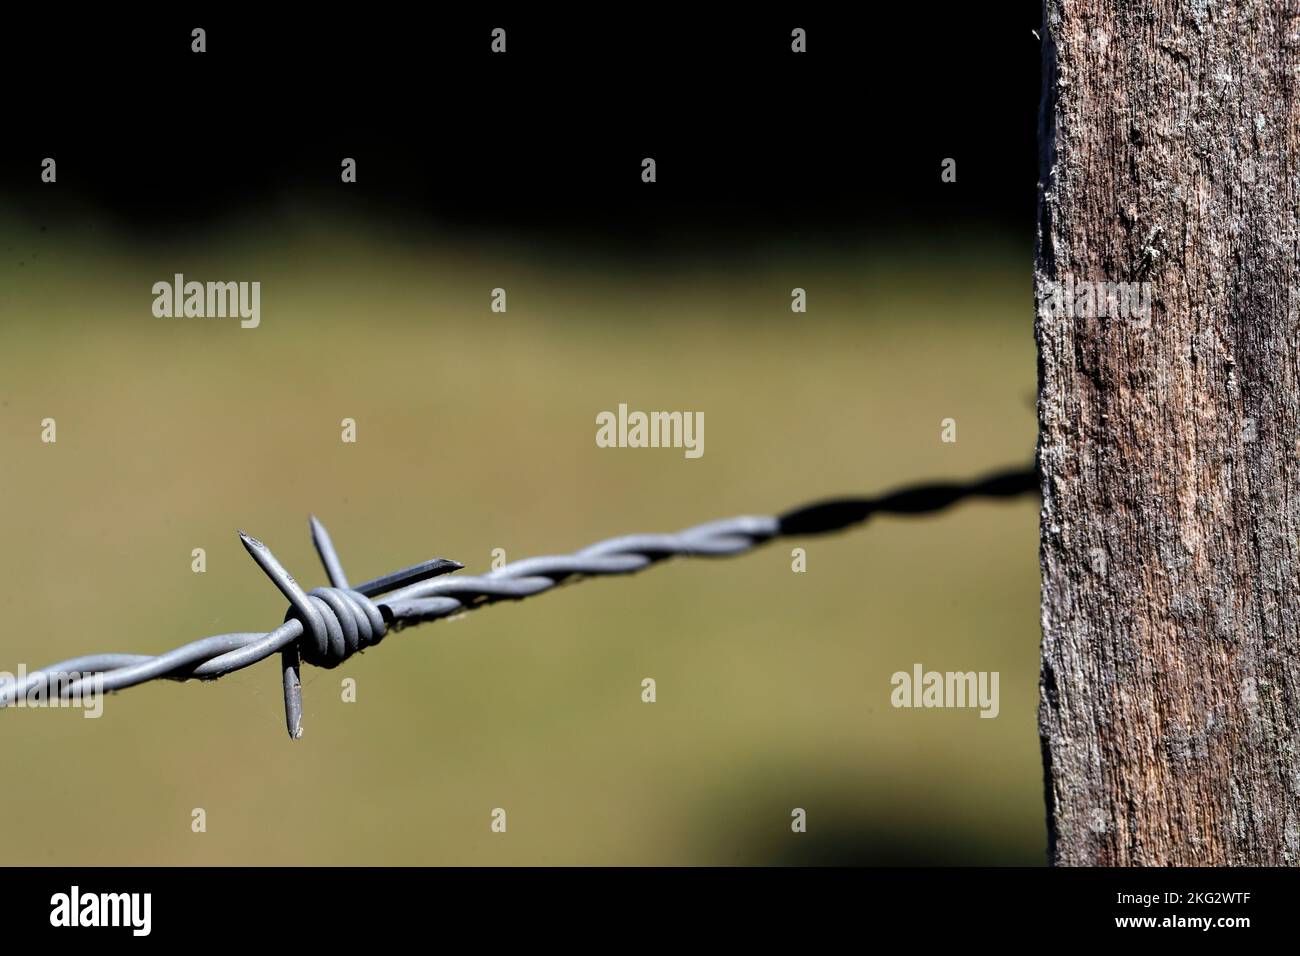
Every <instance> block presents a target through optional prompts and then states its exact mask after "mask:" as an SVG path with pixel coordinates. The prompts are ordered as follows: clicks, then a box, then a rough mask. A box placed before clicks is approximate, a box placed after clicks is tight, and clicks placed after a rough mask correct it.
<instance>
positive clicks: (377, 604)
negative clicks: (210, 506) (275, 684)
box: [0, 468, 1038, 739]
mask: <svg viewBox="0 0 1300 956" xmlns="http://www.w3.org/2000/svg"><path fill="white" fill-rule="evenodd" d="M1037 490H1038V473H1037V471H1036V469H1034V468H1028V469H1023V470H1019V471H1006V472H999V473H997V474H994V475H990V476H988V477H985V478H981V479H977V480H975V481H970V482H964V483H963V482H944V483H933V484H924V485H914V486H910V487H907V488H903V489H900V490H898V491H893V492H890V493H888V494H884V495H880V496H877V497H851V498H836V499H829V500H825V501H819V502H815V503H813V504H810V505H806V506H804V507H801V508H796V509H792V510H791V511H788V512H786V513H784V514H782V515H780V516H775V517H772V516H753V515H745V516H740V517H736V518H725V519H723V520H720V521H710V522H708V523H706V524H700V525H695V526H694V527H690V528H686V529H685V530H682V531H679V532H677V533H676V534H632V535H623V536H621V537H617V538H610V539H608V540H606V541H600V542H597V543H596V544H593V545H590V546H589V547H586V548H583V549H582V550H580V551H577V552H574V553H573V554H557V555H543V556H540V557H533V558H524V559H522V560H519V561H513V562H510V563H509V564H505V565H503V566H502V567H500V568H497V569H496V570H494V571H489V572H488V573H486V574H481V575H464V576H461V577H443V575H446V574H449V573H450V572H454V571H458V570H460V569H462V568H463V567H464V566H463V565H461V564H460V563H459V562H456V561H451V560H448V559H445V558H433V559H431V560H429V561H424V562H421V563H420V564H417V565H413V566H411V567H409V568H403V569H401V570H399V571H394V572H393V573H391V574H386V575H384V576H382V577H379V578H375V579H373V580H371V581H367V582H365V583H363V584H359V585H356V586H355V587H353V586H350V585H349V584H348V580H347V576H346V575H345V573H344V571H343V565H342V562H341V561H340V560H339V556H338V552H337V550H336V549H335V547H334V543H333V541H332V540H331V538H330V536H329V532H328V531H326V530H325V526H324V525H322V524H321V523H320V522H319V521H318V520H316V518H315V517H314V516H313V517H312V518H311V519H310V523H311V531H312V542H313V544H314V545H315V547H316V551H317V553H318V554H319V556H320V559H321V563H322V564H323V565H324V567H325V572H326V576H327V577H328V578H329V581H330V584H329V586H328V587H319V588H314V589H313V590H311V591H310V592H305V591H303V590H302V588H301V587H300V586H299V585H298V583H297V581H295V580H294V578H293V576H292V575H291V574H289V572H288V571H287V570H285V568H284V566H283V565H281V564H280V562H279V561H278V560H277V559H276V557H275V555H274V554H272V553H271V550H270V549H269V548H267V547H266V545H264V544H262V543H261V542H260V541H258V540H257V539H256V538H253V537H250V536H249V535H246V534H244V533H243V532H242V531H241V532H240V533H239V535H240V540H241V541H242V542H243V544H244V547H245V548H246V549H247V551H248V552H249V554H250V555H251V556H252V558H253V560H254V561H255V562H256V563H257V564H258V566H259V567H260V568H261V569H262V570H263V572H265V573H266V575H267V576H268V577H269V578H270V579H271V580H272V582H273V583H274V584H275V585H276V587H277V588H279V590H280V592H281V593H282V594H283V595H284V596H285V597H286V598H287V599H288V601H289V604H290V607H289V610H288V612H287V613H286V615H285V619H284V622H283V623H282V624H280V626H278V627H276V628H274V629H273V630H271V631H266V632H241V633H234V634H218V635H215V636H213V637H204V638H200V639H198V640H196V641H191V642H190V643H188V644H183V645H181V646H180V647H177V648H175V649H174V650H170V651H167V652H165V653H163V654H158V655H156V656H151V655H147V654H89V655H85V656H82V657H73V658H69V659H68V660H64V661H59V662H58V663H56V664H51V665H49V666H47V667H43V668H41V669H40V670H37V671H32V672H31V673H29V674H27V675H26V676H25V677H23V678H22V679H15V680H12V681H7V682H5V683H3V684H0V708H3V707H6V706H9V705H10V704H12V703H14V702H16V701H18V700H20V699H23V698H27V697H28V696H29V695H31V694H32V693H33V692H34V691H35V692H36V693H38V694H42V693H43V694H47V695H48V694H50V693H55V694H57V695H58V696H60V697H64V698H80V697H84V696H86V695H88V694H93V693H96V692H98V691H101V690H102V691H109V690H122V689H124V688H127V687H134V686H135V685H137V684H143V683H145V682H146V681H151V680H159V679H167V680H190V679H200V680H215V679H216V678H218V677H223V676H225V675H226V674H231V673H234V672H235V671H237V670H242V669H243V668H245V667H249V666H251V665H253V664H256V663H257V662H259V661H261V660H265V659H266V658H267V657H270V656H271V655H272V654H275V653H276V652H279V653H280V655H281V669H282V678H283V688H284V698H285V718H286V725H287V727H288V730H289V736H290V737H291V738H295V739H296V738H298V737H301V736H302V681H301V673H300V670H301V664H302V662H303V661H306V662H307V663H309V664H313V665H316V666H318V667H326V668H328V667H337V666H338V665H339V664H341V663H343V662H344V661H346V660H348V659H349V658H350V657H351V656H352V655H353V654H355V653H358V652H360V651H363V650H365V649H367V648H369V647H373V646H375V645H376V644H378V643H379V642H380V641H382V640H383V638H384V636H385V635H386V634H387V633H388V631H389V630H400V629H401V628H403V627H405V626H409V625H412V624H419V623H421V622H425V621H434V620H437V619H439V618H444V617H450V616H451V615H454V614H458V613H460V612H462V611H466V610H471V609H474V608H479V607H483V606H484V605H487V604H491V603H493V602H495V601H501V600H519V599H522V598H526V597H532V596H534V595H537V594H541V593H543V592H545V591H549V590H551V589H552V588H555V587H558V586H559V585H561V584H564V583H568V582H571V581H575V580H581V579H584V578H589V577H603V576H607V575H617V574H633V573H635V572H637V571H641V570H644V569H645V568H648V567H650V566H651V565H652V564H656V563H657V562H659V561H663V560H665V559H667V558H672V557H698V558H720V557H730V556H733V555H738V554H743V553H745V552H747V551H751V550H753V549H754V548H757V547H758V546H760V545H762V544H764V543H766V542H768V541H770V540H772V539H773V538H777V537H795V536H803V535H814V534H825V533H828V532H832V531H839V530H843V529H844V528H848V527H850V526H852V525H855V524H858V523H860V522H862V521H865V520H866V519H867V518H869V517H870V516H871V515H873V514H881V513H889V514H923V513H930V512H935V511H941V510H943V509H945V508H947V507H949V506H951V505H953V504H956V503H957V502H959V501H962V500H964V499H966V498H972V497H993V498H1004V497H1012V496H1015V495H1021V494H1026V493H1030V492H1036V491H1037ZM435 578H440V580H434V579H435ZM73 674H75V675H79V676H78V677H76V679H73V680H63V679H61V675H73Z"/></svg>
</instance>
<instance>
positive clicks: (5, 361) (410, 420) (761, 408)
mask: <svg viewBox="0 0 1300 956" xmlns="http://www.w3.org/2000/svg"><path fill="white" fill-rule="evenodd" d="M0 250H3V252H2V254H0V529H2V531H3V539H4V548H3V549H2V550H0V580H3V586H2V587H0V601H2V602H3V608H4V614H3V619H4V626H3V631H2V632H0V670H10V671H12V670H14V669H15V667H16V666H17V665H18V664H19V663H20V662H22V663H25V664H27V665H28V666H29V667H35V666H39V665H42V664H46V663H50V662H53V661H56V660H60V659H63V658H65V657H70V656H74V655H76V654H79V653H88V652H92V651H109V650H120V651H130V652H137V653H155V652H159V651H162V650H164V649H168V648H171V647H173V646H175V645H177V644H180V643H182V642H185V641H188V640H190V639H193V638H197V637H201V636H204V635H208V634H216V633H222V632H226V631H239V630H260V629H267V628H269V627H271V626H273V625H274V624H276V623H278V622H279V621H280V619H281V617H282V615H283V613H284V608H285V602H284V600H283V599H282V598H281V596H280V595H279V594H278V592H277V591H276V590H275V588H274V587H273V586H272V585H271V583H270V582H269V581H268V580H266V578H265V577H264V576H263V575H262V574H261V572H260V571H258V570H257V569H256V567H255V566H254V564H253V562H252V561H251V560H250V559H249V558H248V556H247V555H246V554H245V553H244V551H243V549H242V547H241V546H240V544H239V541H238V539H237V537H236V534H235V532H236V529H244V530H246V531H248V532H249V533H251V534H254V535H256V536H257V537H259V538H261V539H262V540H263V541H265V542H266V543H267V544H268V545H269V546H270V547H271V548H273V549H274V550H275V552H276V554H277V555H278V556H279V558H280V559H281V560H282V561H283V562H284V563H285V564H286V565H287V566H288V567H289V569H290V570H291V571H293V572H294V574H295V576H296V577H298V579H299V580H300V581H301V582H303V583H304V584H305V585H308V586H314V585H316V584H319V583H323V574H322V572H321V571H320V570H319V566H318V563H317V561H316V558H315V555H314V552H313V550H312V548H311V544H310V538H309V535H308V530H307V515H308V514H309V513H315V514H317V515H319V516H320V517H321V518H322V519H323V520H324V521H325V522H326V524H327V525H328V527H329V528H330V530H331V532H332V533H333V537H334V540H335V542H336V543H337V544H338V546H339V548H340V550H341V553H342V556H343V559H344V563H345V566H346V567H347V568H348V570H349V572H350V574H351V575H352V577H353V578H354V579H362V578H365V577H370V576H373V575H377V574H379V573H382V572H386V571H389V570H393V569H395V568H397V567H399V566H402V565H405V564H409V563H413V562H415V561H418V560H421V559H424V558H427V557H431V556H434V555H442V556H446V557H451V558H456V559H458V560H460V561H462V562H464V563H465V564H466V565H467V567H468V569H469V571H470V572H475V573H476V572H479V571H482V570H484V569H486V568H487V566H488V563H489V561H490V560H491V552H492V549H493V548H504V549H505V551H506V553H507V555H508V556H509V557H510V558H511V559H514V558H520V557H526V556H528V555H531V554H539V553H548V552H556V551H568V550H572V549H574V548H577V547H581V546H583V545H586V544H588V543H590V542H592V541H595V540H598V539H601V538H604V537H608V536H611V535H615V534H621V533H630V532H634V531H672V530H676V529H678V528H681V527H685V526H687V525H690V524H694V523H697V522H700V521H705V520H709V519H712V518H717V517H724V516H729V515H733V514H741V513H772V512H777V511H781V510H784V509H786V508H788V507H790V506H793V505H797V504H801V503H804V502H805V501H808V500H811V499H815V498H819V497H823V496H826V495H831V494H836V493H845V492H876V491H880V490H883V489H887V488H891V487H893V486H895V485H901V484H907V483H910V482H913V481H917V480H921V479H930V478H941V477H942V478H949V477H951V478H959V477H968V476H973V475H976V474H979V473H981V472H983V471H985V470H989V469H994V468H1000V467H1003V466H1020V465H1024V464H1027V463H1028V462H1029V461H1030V460H1031V458H1032V454H1033V442H1034V428H1035V423H1034V413H1033V408H1032V394H1033V390H1034V384H1035V359H1034V351H1033V339H1032V332H1031V308H1032V306H1031V299H1030V289H1029V271H1028V264H1029V262H1030V250H1029V249H1028V248H1021V247H1019V246H1015V245H1008V244H1005V243H1002V242H999V241H998V240H997V239H996V237H986V236H978V235H969V236H967V235H964V234H963V235H959V236H957V237H955V238H953V239H952V241H951V242H935V243H934V244H930V245H926V244H922V243H920V242H914V243H913V242H909V243H899V244H897V245H895V246H873V245H872V244H870V243H865V242H864V243H862V244H860V245H855V246H852V247H846V246H845V245H844V244H839V245H836V246H830V245H817V244H810V243H791V244H787V245H784V246H773V247H751V248H748V249H746V250H744V251H736V252H731V253H727V254H723V253H720V252H717V251H713V252H710V251H709V250H708V249H705V248H701V249H697V250H693V251H691V252H690V253H689V255H686V254H684V255H682V256H677V257H665V258H661V259H656V260H655V261H646V262H640V263H636V262H634V261H633V260H631V259H628V258H625V257H620V256H617V255H614V254H601V253H597V252H593V251H592V250H590V249H583V248H576V247H572V248H566V247H551V248H546V249H539V248H535V247H530V246H528V245H525V244H522V243H519V242H511V241H509V240H508V239H504V238H503V239H499V240H489V239H483V238H480V239H478V240H475V242H474V243H472V244H467V243H464V242H458V241H455V240H453V238H451V237H442V238H430V237H428V236H421V235H417V234H403V233H401V232H400V231H396V230H391V231H385V230H381V229H379V228H378V227H377V226H373V225H367V224H364V223H357V222H351V221H348V222H341V221H336V222H331V221H327V220H321V219H317V218H314V217H312V216H310V215H307V214H306V213H303V212H301V211H292V210H282V211H281V213H280V214H279V215H278V216H277V217H276V218H275V219H274V221H273V222H271V223H269V224H257V225H252V224H248V225H243V226H239V225H232V226H230V227H229V228H228V229H226V230H224V231H222V232H220V233H205V234H204V237H203V239H202V240H201V241H197V240H196V241H192V242H188V243H182V242H176V241H157V240H155V241H148V240H143V239H141V238H139V237H131V236H127V235H124V234H122V233H119V232H116V231H114V229H113V228H112V227H111V225H109V224H106V223H104V222H100V221H96V220H93V219H88V220H85V221H84V222H80V223H79V224H78V225H77V226H75V227H74V226H70V225H51V226H49V227H48V228H45V229H41V228H40V227H38V226H36V225H31V226H23V225H13V224H11V225H10V226H9V227H7V228H6V230H5V231H4V232H2V233H0ZM174 272H184V273H185V274H186V275H187V277H189V278H196V279H209V278H210V279H230V280H260V281H261V283H262V302H261V308H262V320H261V326H260V328H257V329H252V330H243V329H240V328H239V325H238V322H237V320H228V319H227V320H222V319H213V320H205V319H158V318H155V317H154V316H153V315H152V314H151V312H150V304H151V302H152V295H151V293H150V287H151V286H152V284H153V283H154V282H156V281H159V280H169V279H170V277H171V276H172V274H173V273H174ZM497 286H501V287H505V288H506V289H507V292H508V296H509V299H508V301H509V311H508V312H507V313H506V314H504V315H498V314H493V313H491V312H490V311H489V309H488V301H489V291H490V290H491V289H492V288H494V287H497ZM794 286H801V287H804V288H806V289H807V290H808V294H809V311H808V313H807V314H805V315H793V314H791V312H790V310H789V296H790V289H791V288H792V287H794ZM619 402H627V403H628V404H629V406H630V407H632V408H640V409H683V410H700V411H703V412H704V413H705V417H706V422H707V428H706V452H705V454H704V456H703V457H702V458H700V459H698V460H687V459H686V458H684V457H683V455H682V453H681V451H680V450H671V449H600V448H597V447H596V445H595V441H594V435H595V415H596V413H597V412H598V411H601V410H604V409H615V408H617V405H618V403H619ZM46 417H53V418H55V419H56V420H57V423H58V442H57V444H55V445H45V444H42V443H41V441H40V437H39V436H40V422H41V420H42V419H43V418H46ZM344 417H351V418H354V419H356V421H357V427H358V439H359V440H358V442H357V444H355V445H345V444H343V443H341V442H340V440H339V430H340V429H339V422H340V419H342V418H344ZM946 417H953V418H955V419H957V422H958V441H957V443H956V444H943V443H941V442H940V440H939V435H940V421H941V420H942V419H943V418H946ZM796 544H799V545H803V546H805V547H806V548H807V550H808V572H807V573H806V574H794V573H791V570H790V548H791V547H793V546H794V545H796ZM196 547H203V548H205V549H207V557H208V571H207V573H206V574H195V573H192V572H191V570H190V561H191V558H190V553H191V549H193V548H196ZM1037 605H1038V576H1037V503H1036V501H1033V500H1029V499H1024V500H1018V501H1013V502H1001V503H989V502H972V503H967V504H963V505H961V506H960V507H958V508H956V509H954V510H952V511H950V512H947V513H945V514H942V515H940V516H937V517H930V518H917V519H899V518H882V519H878V520H875V521H873V522H871V523H870V524H868V525H867V526H865V527H863V528H861V529H859V530H857V531H854V532H852V533H849V534H845V535H840V536H834V537H826V538H813V539H808V540H806V541H799V542H790V543H778V544H774V545H769V546H768V547H766V548H764V549H763V550H761V551H759V552H757V553H755V554H752V555H749V556H746V557H741V558H737V559H732V560H725V561H711V562H710V561H694V562H686V561H676V562H670V563H667V564H664V565H661V566H659V567H657V568H654V569H651V570H650V571H648V572H646V573H644V574H642V575H638V576H634V577H630V578H622V579H612V580H601V581H590V582H585V583H582V584H581V585H579V586H575V587H571V588H565V589H562V590H560V591H558V592H556V593H553V594H549V595H545V596H543V597H540V598H537V599H535V600H531V601H527V602H521V603H518V604H502V605H497V606H493V607H490V608H487V609H484V610H481V611H476V612H474V613H473V614H470V615H467V616H465V617H463V618H462V619H459V620H455V621H451V622H437V623H434V624H430V625H425V626H421V627H418V628H414V629H410V630H405V631H403V632H401V633H398V634H394V635H390V636H389V637H388V638H387V639H386V640H385V642H384V643H383V645H382V646H380V647H379V648H376V649H375V650H373V651H371V652H369V653H366V654H364V655H362V656H360V657H357V658H354V659H353V660H351V661H349V662H347V663H346V664H345V665H344V666H342V667H340V668H338V669H336V670H331V671H324V670H318V669H311V668H309V669H307V670H305V671H304V680H305V685H306V686H305V697H306V714H305V727H306V736H305V737H304V738H303V739H302V740H301V741H299V742H297V743H291V742H290V741H289V740H288V739H287V737H286V735H285V732H284V727H283V722H284V718H283V712H282V704H281V700H280V694H279V683H278V670H277V664H276V662H274V661H266V662H263V663H261V664H259V665H257V666H255V667H253V668H250V669H247V670H245V671H242V672H240V673H238V674H236V675H233V676H231V677H228V678H226V679H223V680H221V681H219V682H215V683H208V684H201V683H195V682H192V683H188V684H177V683H172V682H157V683H152V684H148V685H145V686H142V687H137V688H134V689H131V690H128V691H125V692H123V693H120V694H117V695H115V696H113V697H111V698H109V699H108V700H107V701H106V703H105V713H104V716H103V718H102V719H100V720H86V719H83V717H82V715H81V714H80V713H79V712H77V711H50V710H46V711H34V710H22V711H18V710H9V711H5V712H3V713H0V752H3V754H4V759H5V764H6V766H7V768H8V772H7V774H6V785H5V786H4V787H2V788H0V828H2V832H0V861H2V862H4V863H8V864H75V865H118V864H131V865H134V864H430V863H447V864H689V865H694V864H764V863H848V862H858V863H959V864H966V863H995V864H1038V863H1041V862H1043V860H1044V854H1045V841H1046V837H1045V828H1044V821H1043V806H1042V777H1041V766H1040V759H1039V747H1038V737H1037V732H1036V726H1035V709H1036V704H1037V667H1038V664H1037V662H1038V633H1039V631H1038V610H1037ZM915 662H921V663H923V664H924V665H925V666H926V667H927V668H934V669H939V670H968V669H973V670H996V671H1000V672H1001V675H1002V676H1001V714H1000V716H999V717H998V718H997V719H995V720H982V719H979V718H978V716H977V714H976V712H975V711H969V710H967V711H958V710H929V711H926V710H895V709H893V708H891V707H890V703H889V694H890V690H891V687H890V683H889V678H890V675H891V674H892V673H893V672H895V671H898V670H909V669H910V668H911V666H912V664H913V663H915ZM344 677H353V678H355V679H356V681H357V693H358V700H357V702H356V703H344V702H343V701H342V700H341V694H340V681H341V679H342V678H344ZM644 677H654V678H655V679H656V681H657V682H658V702H657V703H655V704H653V705H647V704H643V703H642V702H641V700H640V690H641V686H640V684H641V680H642V678H644ZM196 807H202V808H203V809H204V810H205V811H206V814H207V832H206V833H201V834H196V833H193V832H191V828H190V822H191V811H192V809H193V808H196ZM495 807H503V808H505V809H506V810H507V812H508V820H509V829H508V832H507V833H505V834H493V833H491V832H490V831H489V822H490V818H489V815H490V813H491V811H492V809H493V808H495ZM793 807H803V808H805V809H806V810H807V812H808V833H806V834H803V835H796V834H792V833H791V832H790V826H789V823H790V810H791V808H793Z"/></svg>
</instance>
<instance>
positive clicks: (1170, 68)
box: [1036, 0, 1300, 865]
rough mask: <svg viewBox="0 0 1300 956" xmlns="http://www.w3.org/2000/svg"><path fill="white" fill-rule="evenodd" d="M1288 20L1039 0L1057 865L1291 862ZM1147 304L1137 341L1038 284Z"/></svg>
mask: <svg viewBox="0 0 1300 956" xmlns="http://www.w3.org/2000/svg"><path fill="white" fill-rule="evenodd" d="M1296 13H1297V11H1296V4H1295V2H1294V0H1237V2H1227V0H1222V2H1221V0H1199V2H1186V3H1177V2H1170V0H1153V2H1135V0H1047V3H1046V11H1045V18H1044V19H1045V23H1044V30H1043V31H1042V32H1043V37H1042V39H1043V45H1044V71H1045V72H1044V95H1043V114H1042V120H1041V129H1040V145H1041V149H1042V156H1041V161H1042V172H1041V179H1042V181H1041V183H1040V195H1041V202H1040V222H1039V249H1038V259H1037V269H1036V280H1037V284H1038V289H1039V296H1040V307H1039V315H1038V318H1037V322H1036V335H1037V339H1038V346H1039V363H1040V368H1039V379H1040V382H1039V385H1040V389H1039V424H1040V429H1041V431H1040V440H1039V459H1040V465H1041V469H1042V491H1043V512H1042V539H1041V545H1042V572H1043V599H1042V619H1043V620H1042V623H1043V647H1042V682H1041V694H1042V699H1041V705H1040V726H1041V734H1042V741H1043V755H1044V763H1045V771H1046V792H1047V804H1048V824H1049V830H1050V835H1051V855H1052V860H1053V861H1054V862H1056V863H1060V864H1103V865H1130V864H1153V865H1154V864H1177V865H1182V864H1206V865H1211V864H1247V863H1254V864H1295V863H1300V758H1298V757H1297V750H1298V748H1300V740H1298V739H1297V731H1298V730H1300V675H1298V673H1297V660H1300V654H1298V652H1300V598H1298V597H1297V585H1298V582H1297V578H1296V572H1297V532H1298V530H1300V488H1298V487H1297V477H1298V473H1300V467H1298V458H1300V444H1298V443H1297V439H1300V429H1298V428H1297V417H1298V416H1297V410H1298V406H1300V393H1298V388H1297V384H1298V370H1300V369H1298V366H1300V360H1298V358H1300V357H1298V355H1297V315H1298V312H1297V307H1298V305H1300V292H1298V290H1297V277H1298V276H1300V269H1298V268H1297V249H1298V247H1297V233H1296V229H1297V195H1298V191H1300V190H1298V186H1297V172H1298V171H1300V167H1298V166H1297V143H1298V141H1300V132H1298V130H1300V123H1298V117H1297V103H1296V85H1297V82H1298V81H1300V74H1298V73H1297V67H1298V65H1300V18H1297V15H1296ZM1068 276H1073V277H1074V278H1075V279H1076V280H1091V281H1102V280H1110V281H1140V280H1146V281H1149V282H1150V283H1151V293H1152V308H1151V315H1150V324H1149V327H1143V323H1142V322H1141V321H1135V320H1133V319H1127V320H1126V319H1122V318H1115V317H1107V318H1096V317H1079V316H1064V315H1062V316H1053V315H1052V314H1050V313H1049V311H1048V310H1047V309H1045V308H1044V304H1043V296H1044V292H1045V290H1046V288H1047V286H1045V285H1044V283H1047V282H1056V281H1062V282H1063V281H1064V280H1065V279H1066V277H1068Z"/></svg>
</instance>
